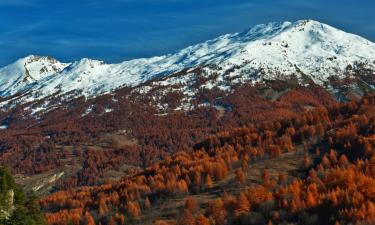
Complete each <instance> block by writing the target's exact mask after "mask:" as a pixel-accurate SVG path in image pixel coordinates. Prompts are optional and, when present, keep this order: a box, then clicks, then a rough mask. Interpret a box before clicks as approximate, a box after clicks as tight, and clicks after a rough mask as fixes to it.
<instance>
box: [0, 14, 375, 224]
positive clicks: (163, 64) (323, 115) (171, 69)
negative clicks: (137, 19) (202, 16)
mask: <svg viewBox="0 0 375 225" xmlns="http://www.w3.org/2000/svg"><path fill="white" fill-rule="evenodd" d="M374 94H375V44H374V43H372V42H370V41H368V40H366V39H364V38H362V37H359V36H357V35H354V34H349V33H346V32H344V31H341V30H338V29H336V28H333V27H331V26H329V25H326V24H323V23H320V22H317V21H313V20H301V21H297V22H293V23H291V22H282V23H269V24H264V25H258V26H255V27H253V28H251V29H248V30H245V31H243V32H241V33H235V34H227V35H223V36H220V37H218V38H216V39H213V40H209V41H206V42H203V43H200V44H197V45H194V46H190V47H187V48H185V49H182V50H180V51H177V52H175V53H172V54H168V55H163V56H157V57H152V58H145V59H134V60H130V61H124V62H121V63H118V64H108V63H105V62H103V61H98V60H93V59H87V58H85V59H81V60H79V61H76V62H69V63H63V62H59V61H58V60H56V59H54V58H52V57H45V56H36V55H30V56H27V57H25V58H22V59H19V60H17V61H16V62H14V63H12V64H10V65H8V66H5V67H3V68H0V166H5V167H8V168H9V169H10V172H11V173H12V174H13V175H14V179H15V183H17V185H18V186H20V187H22V188H24V189H25V192H26V193H27V194H29V193H35V194H36V195H38V196H39V197H40V198H41V200H40V201H39V204H40V207H41V209H42V211H43V213H44V219H45V222H46V223H47V224H50V225H68V224H69V225H72V224H74V225H88V224H89V225H94V224H101V225H124V224H159V225H165V224H182V225H184V224H186V225H206V224H217V225H226V224H267V223H268V224H332V225H333V224H335V225H336V224H373V223H374V222H375V196H374V193H373V191H372V188H371V187H373V185H375V184H374V182H375V181H374V168H373V167H374V165H373V164H374V162H375V158H374V147H375V141H374V140H375V139H374V137H375V136H374V135H375V126H374V124H375V118H374V115H375V111H374V107H375V100H374V99H375V95H374ZM1 174H3V175H2V177H7V178H1V177H0V179H1V180H0V181H1V182H2V185H3V186H4V185H5V186H6V188H3V189H2V191H1V193H2V196H1V207H2V208H0V213H1V218H0V220H3V219H4V218H6V219H7V223H8V222H9V218H10V216H12V215H15V214H13V212H16V210H17V209H19V210H24V212H25V215H30V212H31V211H30V212H29V211H27V210H35V215H36V216H35V217H33V218H32V219H30V220H28V221H30V222H27V223H26V224H39V223H42V221H41V220H40V217H38V215H39V214H38V208H37V207H36V208H35V207H34V205H33V206H32V207H28V206H27V204H29V202H32V201H31V200H28V198H26V197H24V196H26V195H24V194H23V192H22V191H21V189H19V188H16V186H15V183H14V182H13V180H12V179H11V178H10V174H9V173H8V172H7V171H6V170H4V171H3V172H1ZM5 180H7V181H5ZM8 180H9V181H8ZM8 184H11V186H9V185H8ZM3 190H4V191H3ZM16 190H17V193H21V194H20V196H21V195H22V196H23V197H22V199H21V200H20V201H19V202H18V203H17V204H18V205H19V206H15V207H9V206H8V207H4V205H9V204H10V203H12V204H13V203H14V202H15V201H16V200H14V199H16V197H14V196H16V194H15V193H16ZM12 193H13V194H12ZM9 196H13V197H12V198H11V199H12V201H9V199H10V198H9ZM17 196H18V195H17ZM33 201H34V200H33ZM30 204H31V203H30ZM25 207H26V208H25ZM5 208H6V209H5ZM25 210H26V211H25ZM33 212H34V211H33ZM31 214H32V213H31ZM4 221H5V220H4ZM25 221H26V220H25ZM33 221H34V222H33ZM10 224H12V223H10Z"/></svg>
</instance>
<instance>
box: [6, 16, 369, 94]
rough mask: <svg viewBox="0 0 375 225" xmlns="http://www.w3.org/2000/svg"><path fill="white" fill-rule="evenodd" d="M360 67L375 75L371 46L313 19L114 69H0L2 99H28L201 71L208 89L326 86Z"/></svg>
mask: <svg viewBox="0 0 375 225" xmlns="http://www.w3.org/2000/svg"><path fill="white" fill-rule="evenodd" d="M357 62H360V63H366V64H367V65H368V67H369V68H370V69H374V71H375V44H374V43H372V42H370V41H368V40H366V39H364V38H362V37H359V36H357V35H354V34H349V33H346V32H343V31H341V30H338V29H336V28H333V27H331V26H329V25H326V24H323V23H320V22H317V21H314V20H300V21H296V22H293V23H292V22H281V23H268V24H263V25H257V26H255V27H253V28H251V29H248V30H245V31H244V32H241V33H235V34H227V35H223V36H220V37H218V38H216V39H213V40H209V41H206V42H203V43H200V44H197V45H193V46H190V47H187V48H185V49H182V50H180V51H178V52H176V53H173V54H168V55H164V56H158V57H153V58H143V59H134V60H130V61H124V62H122V63H119V64H106V63H104V62H103V61H99V60H92V59H88V58H84V59H81V60H79V61H76V62H74V63H71V64H66V63H61V62H59V61H57V60H56V59H53V58H51V57H43V56H35V55H31V56H28V57H26V58H23V59H20V60H18V61H16V62H15V63H13V64H11V65H9V66H6V67H4V68H2V69H0V96H1V97H7V96H11V95H13V94H16V93H24V92H25V91H31V93H30V95H31V96H28V97H27V98H25V99H27V100H29V99H41V98H44V97H45V96H48V95H53V94H55V93H60V94H64V93H68V92H72V91H74V92H76V93H80V94H83V95H85V96H88V97H92V96H97V95H100V94H103V93H108V92H111V91H113V90H116V89H118V88H120V87H123V86H136V85H139V84H142V83H144V82H146V81H149V80H152V79H155V78H159V77H164V76H168V75H170V74H172V73H175V72H178V71H181V70H183V69H187V68H195V67H198V66H199V67H203V68H204V71H205V73H206V74H207V75H208V76H209V75H210V74H212V73H215V74H219V76H218V78H217V81H213V82H214V83H213V84H210V85H208V86H207V87H213V86H215V85H216V86H218V87H221V86H222V85H223V80H225V79H228V80H231V82H237V83H239V82H246V81H249V80H250V81H252V82H262V81H264V80H269V79H285V78H287V77H290V76H295V77H297V78H298V79H299V80H300V79H302V78H306V77H308V78H309V79H311V80H312V81H314V82H315V83H317V84H324V83H325V82H326V81H327V80H328V79H329V77H331V76H337V77H339V78H343V77H344V76H345V69H346V68H347V67H348V65H353V64H354V63H357ZM213 65H214V66H213ZM212 66H213V67H212ZM230 77H232V78H230ZM234 78H236V79H234ZM215 82H216V83H215ZM220 85H221V86H220ZM227 85H230V84H227ZM222 88H225V89H228V87H224V86H223V87H222ZM25 101H26V100H25Z"/></svg>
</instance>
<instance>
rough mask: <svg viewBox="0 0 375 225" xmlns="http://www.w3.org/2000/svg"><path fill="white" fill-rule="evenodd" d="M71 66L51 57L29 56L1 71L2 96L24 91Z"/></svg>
mask: <svg viewBox="0 0 375 225" xmlns="http://www.w3.org/2000/svg"><path fill="white" fill-rule="evenodd" d="M68 65H69V64H66V63H61V62H59V61H58V60H56V59H54V58H52V57H50V56H37V55H29V56H26V57H24V58H21V59H18V60H17V61H15V62H14V63H12V64H10V65H8V66H6V67H4V68H1V69H0V93H1V95H2V96H8V95H13V94H16V93H19V92H20V91H23V90H25V89H27V88H28V87H30V86H31V84H33V83H36V82H38V81H39V80H41V79H43V78H45V77H48V76H51V75H53V74H57V73H59V72H61V71H62V70H63V69H64V68H66V67H67V66H68Z"/></svg>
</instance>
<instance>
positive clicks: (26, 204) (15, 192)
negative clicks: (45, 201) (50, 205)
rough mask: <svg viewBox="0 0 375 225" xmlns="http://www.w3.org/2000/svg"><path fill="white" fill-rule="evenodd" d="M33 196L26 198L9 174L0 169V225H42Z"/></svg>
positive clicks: (7, 171)
mask: <svg viewBox="0 0 375 225" xmlns="http://www.w3.org/2000/svg"><path fill="white" fill-rule="evenodd" d="M44 224H45V223H44V220H43V215H42V213H41V211H40V208H39V205H38V202H37V199H36V197H35V196H26V195H25V193H24V192H23V190H22V189H21V188H19V187H17V185H16V183H15V181H14V179H13V177H12V175H11V173H10V172H9V170H7V169H5V168H0V225H44Z"/></svg>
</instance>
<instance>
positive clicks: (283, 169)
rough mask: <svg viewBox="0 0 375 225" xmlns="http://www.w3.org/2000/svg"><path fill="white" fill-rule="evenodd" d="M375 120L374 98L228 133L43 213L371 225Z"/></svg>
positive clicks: (69, 218)
mask: <svg viewBox="0 0 375 225" xmlns="http://www.w3.org/2000/svg"><path fill="white" fill-rule="evenodd" d="M374 116H375V96H373V95H372V96H366V97H364V98H363V99H361V100H359V101H352V102H349V103H342V104H336V105H333V106H331V107H328V108H324V107H317V108H315V109H306V110H305V111H303V112H301V113H297V114H296V115H292V116H290V117H288V118H285V119H277V120H274V121H264V122H258V123H254V124H251V125H250V124H249V125H243V126H242V127H239V128H233V129H227V130H223V131H221V132H219V133H217V134H215V135H212V136H210V137H209V138H208V139H207V140H206V141H203V142H201V143H198V144H196V145H195V148H194V150H192V152H191V153H187V152H186V151H182V152H177V153H174V154H172V155H171V156H169V157H166V159H165V160H163V161H160V162H157V163H155V164H151V165H150V166H149V167H147V168H146V169H144V170H142V171H140V172H137V173H134V174H129V175H127V176H126V177H124V178H123V179H122V180H121V181H120V182H115V183H108V184H104V185H101V186H95V187H82V188H79V189H75V190H69V191H60V192H56V193H55V194H52V195H50V196H48V197H45V198H43V199H42V200H41V206H42V208H43V210H44V211H46V215H45V218H46V221H47V223H48V224H68V223H73V224H151V223H155V224H265V223H268V224H285V223H295V224H350V223H358V222H359V223H364V224H371V223H373V222H375V216H374V215H375V207H374V204H375V203H374V202H373V201H374V197H375V196H374V192H373V186H374V184H375V183H374V176H375V175H374V168H373V166H374V165H372V164H373V161H375V158H374V146H375V138H374V137H375V117H374ZM176 206H177V207H176Z"/></svg>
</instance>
